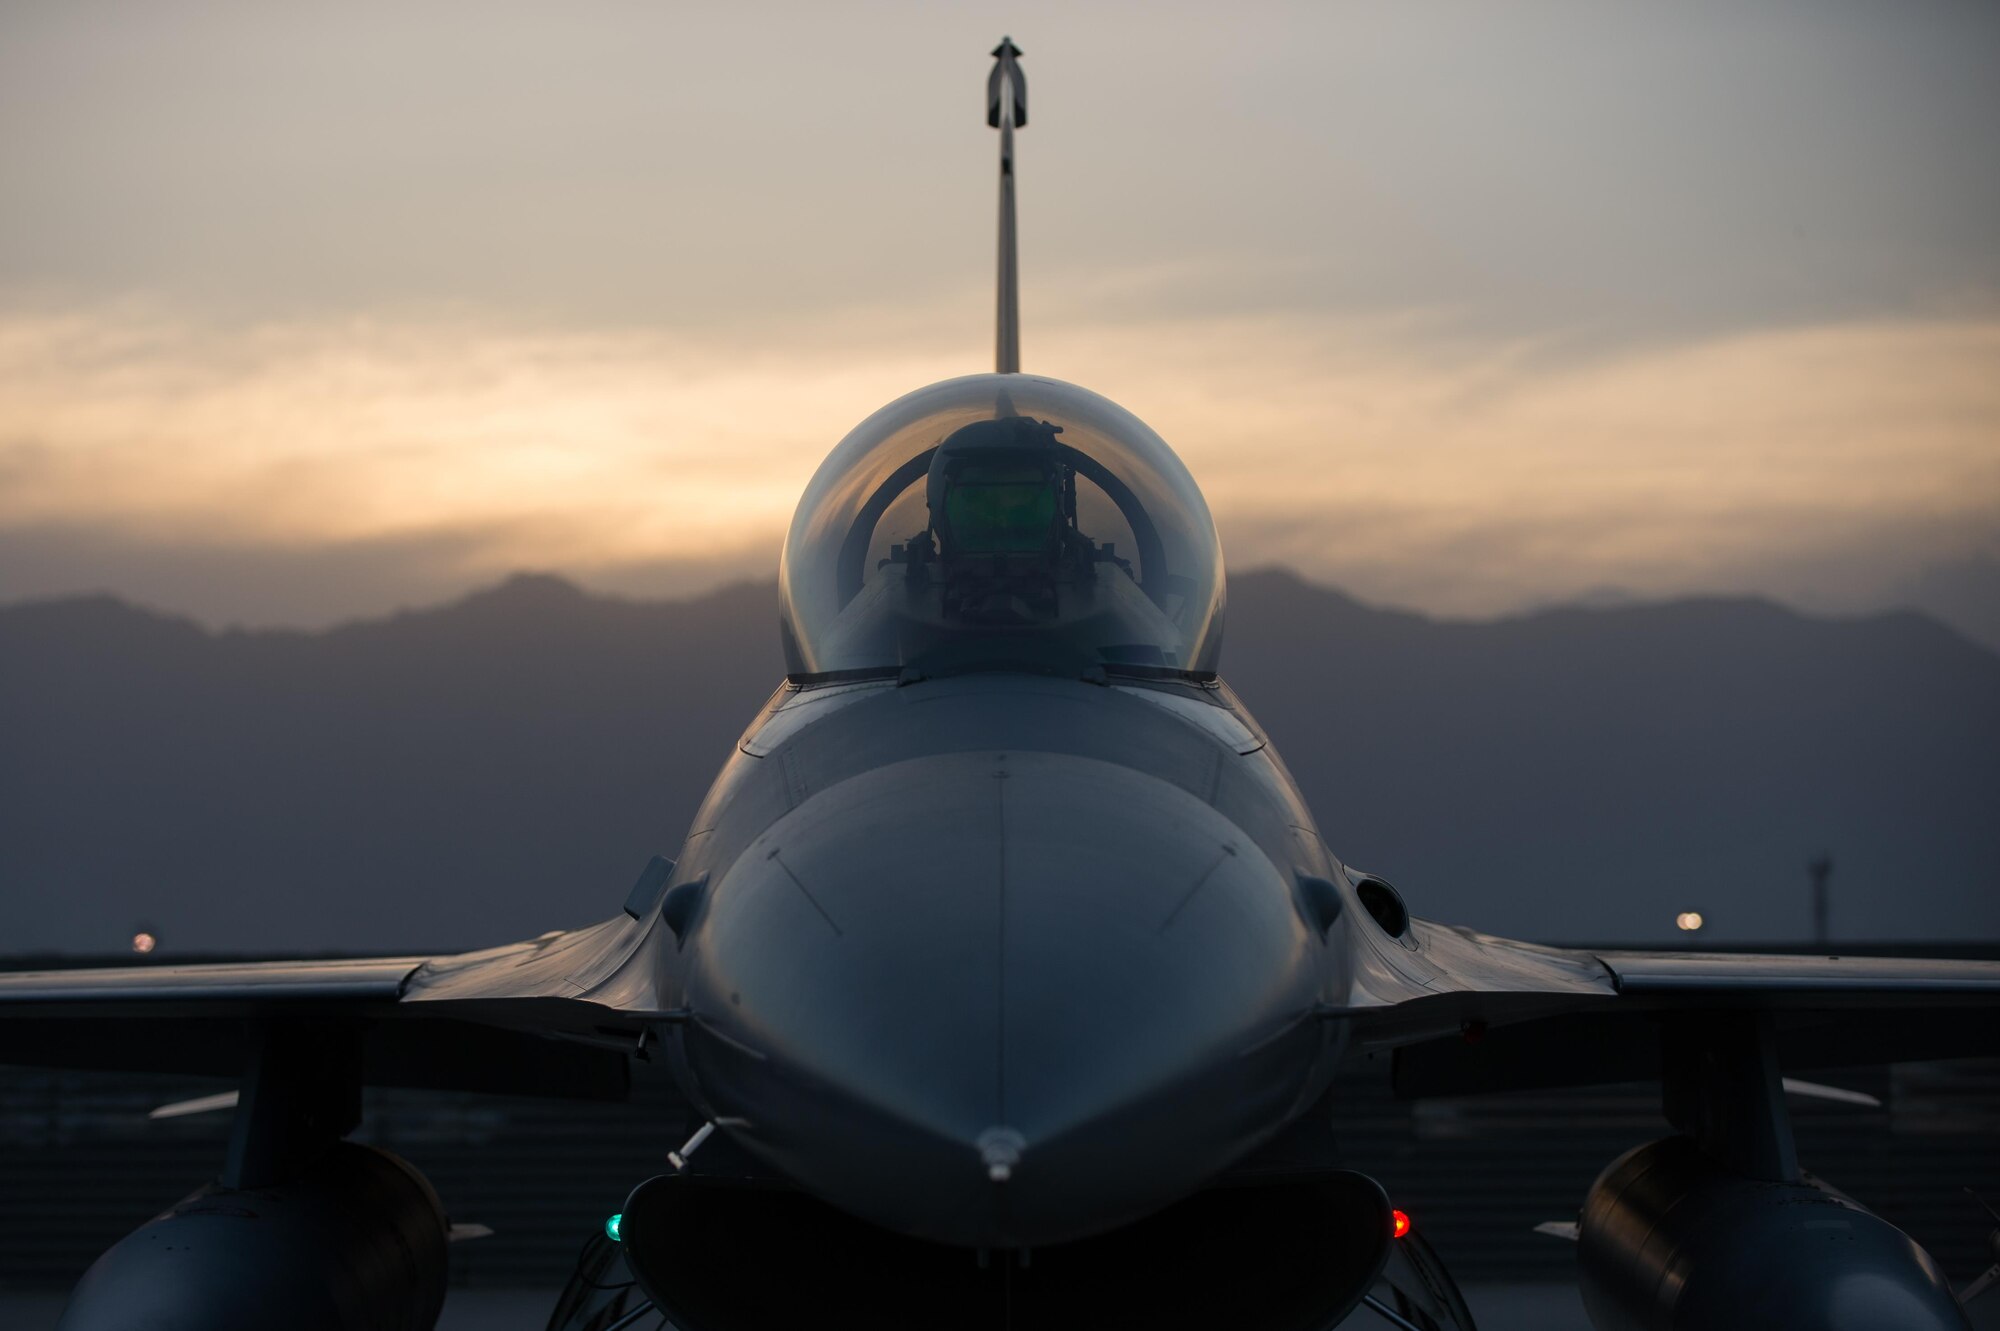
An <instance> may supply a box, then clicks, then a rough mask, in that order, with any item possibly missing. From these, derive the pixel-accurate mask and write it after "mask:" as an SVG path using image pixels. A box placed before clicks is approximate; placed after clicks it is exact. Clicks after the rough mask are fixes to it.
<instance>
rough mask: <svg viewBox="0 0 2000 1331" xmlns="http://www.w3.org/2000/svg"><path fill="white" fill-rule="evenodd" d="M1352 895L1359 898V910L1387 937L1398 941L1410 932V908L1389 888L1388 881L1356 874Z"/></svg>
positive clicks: (1399, 893)
mask: <svg viewBox="0 0 2000 1331" xmlns="http://www.w3.org/2000/svg"><path fill="white" fill-rule="evenodd" d="M1354 895H1356V896H1357V897H1360V898H1361V908H1362V909H1363V910H1365V911H1367V912H1368V917H1369V918H1370V919H1372V920H1374V921H1375V923H1377V924H1379V925H1380V926H1382V932H1383V933H1385V934H1387V935H1389V937H1391V938H1398V939H1399V938H1402V937H1403V936H1404V935H1405V934H1407V933H1409V932H1410V908H1409V907H1408V906H1405V905H1404V904H1403V894H1402V893H1401V892H1398V891H1397V890H1396V889H1395V888H1394V887H1392V886H1390V884H1389V882H1388V880H1386V879H1382V878H1377V877H1376V876H1375V875H1373V874H1358V875H1356V877H1355V879H1354Z"/></svg>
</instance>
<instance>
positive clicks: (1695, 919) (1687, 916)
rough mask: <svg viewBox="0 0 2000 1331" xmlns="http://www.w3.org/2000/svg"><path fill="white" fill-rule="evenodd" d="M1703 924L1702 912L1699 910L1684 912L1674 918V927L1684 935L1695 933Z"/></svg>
mask: <svg viewBox="0 0 2000 1331" xmlns="http://www.w3.org/2000/svg"><path fill="white" fill-rule="evenodd" d="M1701 923H1702V921H1701V912H1700V911H1698V910H1684V911H1682V912H1681V913H1680V914H1678V915H1676V916H1674V927H1675V928H1677V929H1679V930H1680V931H1681V932H1682V933H1684V934H1691V933H1693V932H1695V930H1697V929H1699V928H1701Z"/></svg>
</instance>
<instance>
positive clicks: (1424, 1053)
mask: <svg viewBox="0 0 2000 1331" xmlns="http://www.w3.org/2000/svg"><path fill="white" fill-rule="evenodd" d="M1370 943H1371V944H1372V946H1364V947H1363V948H1362V949H1360V951H1361V953H1362V954H1363V964H1362V965H1361V966H1360V967H1359V968H1358V970H1357V973H1356V975H1355V978H1354V982H1353V985H1352V989H1351V992H1350V996H1349V1001H1348V1002H1347V1003H1346V1004H1345V1005H1342V1006H1338V1007H1334V1008H1330V1009H1329V1010H1328V1011H1327V1012H1326V1013H1325V1014H1324V1015H1327V1016H1337V1017H1341V1018H1344V1019H1345V1020H1346V1021H1347V1023H1348V1028H1349V1030H1350V1032H1351V1033H1352V1039H1353V1044H1352V1048H1353V1049H1354V1050H1355V1052H1356V1054H1357V1055H1358V1056H1361V1057H1370V1056H1373V1057H1384V1056H1387V1057H1392V1058H1393V1060H1394V1068H1395V1073H1394V1075H1395V1082H1396V1086H1397V1089H1398V1090H1399V1091H1401V1092H1403V1093H1405V1094H1410V1095H1449V1094H1460V1093H1468V1092H1473V1091H1490V1090H1525V1089H1530V1088H1546V1087H1555V1086H1569V1085H1586V1084H1593V1083H1602V1082H1615V1081H1638V1080H1647V1079H1651V1078H1654V1077H1657V1076H1659V1075H1660V1067H1661V1040H1660V1038H1659V1036H1660V1033H1661V1031H1662V1030H1664V1029H1665V1028H1666V1027H1668V1026H1669V1025H1672V1024H1675V1023H1685V1022H1689V1021H1695V1020H1710V1019H1723V1020H1728V1019H1730V1018H1732V1017H1743V1016H1748V1015H1750V1014H1768V1017H1769V1019H1770V1021H1771V1023H1772V1027H1773V1031H1774V1034H1775V1037H1776V1040H1777V1048H1778V1055H1779V1058H1780V1061H1781V1062H1782V1063H1783V1065H1784V1066H1785V1067H1786V1068H1787V1069H1790V1068H1810V1067H1831V1066H1839V1065H1843V1064H1861V1063H1886V1062H1901V1061H1909V1060H1921V1059H1937V1058H1954V1057H1971V1056H1977V1055H1987V1054H2000V961H1975V960H1961V959H1948V958H1917V957H1877V956H1846V955H1833V956H1798V955H1755V954H1748V953H1721V952H1680V951H1664V950H1663V951H1657V952H1655V951H1642V950H1626V949H1619V950H1588V949H1576V948H1553V947H1542V946H1538V945H1536V944H1532V943H1522V942H1516V941H1514V940H1512V939H1506V938H1496V937H1493V936H1491V935H1487V934H1481V933H1477V932H1475V931H1473V930H1470V929H1461V928H1453V927H1449V926H1444V925H1438V924H1432V923H1429V922H1427V921H1424V920H1412V921H1411V922H1410V926H1409V929H1408V930H1407V931H1406V933H1405V934H1404V936H1403V937H1402V938H1401V939H1395V938H1391V937H1388V936H1387V935H1386V934H1380V935H1371V938H1370Z"/></svg>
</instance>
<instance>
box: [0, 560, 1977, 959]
mask: <svg viewBox="0 0 2000 1331" xmlns="http://www.w3.org/2000/svg"><path fill="white" fill-rule="evenodd" d="M776 610H777V607H776V597H775V588H774V587H773V586H772V584H770V583H740V584H734V585H731V586H727V587H723V588H718V589H716V590H715V591H712V592H709V593H705V594H703V595H702V596H699V597H694V598H689V599H686V600H676V601H645V600H637V599H631V598H620V597H606V596H600V595H597V594H595V593H592V592H588V591H585V590H583V589H581V588H579V587H577V586H575V585H574V584H572V583H570V582H568V581H567V580H565V579H561V578H557V577H554V576H552V575H546V574H541V575H523V576H519V577H516V578H511V579H508V580H507V581H505V582H503V583H501V584H499V585H497V586H495V587H492V588H487V589H484V590H482V591H480V592H476V593H473V594H471V595H468V596H466V597H462V598H459V599H457V600H455V601H452V602H448V603H446V604H444V605H441V606H436V607H430V608H426V609H413V610H405V611H401V612H398V613H396V614H392V615H388V616H383V617H379V618H374V619H367V620H359V621H353V622H350V623H347V624H343V625H338V626H334V627H331V628H327V629H322V630H294V629H283V630H274V629H220V630H218V629H209V628H205V627H203V626H201V625H199V624H197V623H196V622H194V621H193V620H191V619H188V618H186V617H182V616H173V615H168V614H163V613H160V612H157V611H152V610H149V609H145V608H143V607H137V606H133V605H130V604H129V603H126V602H123V601H120V600H118V599H117V598H114V597H108V596H91V597H78V598H63V599H60V600H41V601H35V602H28V603H24V604H20V605H16V606H11V607H5V608H0V734H5V735H7V736H8V737H9V738H8V741H7V742H6V743H5V744H0V950H5V951H9V952H15V951H25V950H35V949H38V948H49V947H55V948H66V949H78V950H101V949H102V948H103V947H105V946H106V945H107V944H110V945H115V938H116V936H118V935H119V934H120V933H121V931H122V932H123V933H125V934H129V932H130V931H131V930H132V929H133V928H136V927H137V926H138V924H139V923H141V922H143V923H147V924H150V925H152V926H154V928H155V930H156V931H157V932H159V933H160V934H161V936H162V937H163V938H164V939H165V940H166V942H167V947H168V949H169V950H172V949H175V948H179V947H186V948H190V949H225V948H233V949H239V950H240V949H252V948H256V949H264V950H269V949H274V948H275V949H278V950H286V949H297V950H304V951H325V950H328V949H330V948H338V949H345V950H354V949H359V948H378V949H382V950H387V951H394V950H397V949H399V948H400V947H402V946H406V945H408V944H409V943H412V942H425V943H430V942H450V943H451V944H452V945H454V946H457V945H463V946H468V947H469V946H475V945H481V944H487V943H497V942H502V941H507V940H508V939H511V938H515V937H521V936H527V935H532V934H535V933H539V932H542V931H543V930H546V929H549V928H555V927H569V926H574V925H578V924H584V923H588V922H590V921H592V920H595V919H601V918H604V917H605V916H607V915H609V914H611V913H612V912H613V911H615V910H616V908H617V903H618V901H619V900H621V899H622V896H623V893H624V890H625V888H626V886H628V884H629V880H630V878H631V876H632V875H633V874H634V873H636V872H637V870H638V867H639V866H640V865H642V864H643V863H644V862H645V859H646V857H647V856H648V855H650V854H652V853H654V852H656V851H657V852H660V853H665V854H669V855H671V854H673V853H675V851H676V849H677V844H678V839H679V837H680V835H681V833H682V831H683V829H684V828H685V827H686V825H687V821H688V819H689V817H690V816H691V815H692V813H693V810H694V807H695V804H696V803H697V802H698V801H699V799H700V796H701V793H702V791H703V789H704V788H705V787H706V784H707V781H708V780H709V779H710V777H711V776H712V775H713V772H714V770H715V768H716V766H717V765H719V763H720V761H721V760H722V758H723V757H724V756H725V755H726V754H727V753H728V752H729V751H730V746H731V745H733V743H734V741H735V739H736V737H737V734H738V732H739V731H740V729H741V727H742V725H743V724H744V723H745V722H746V721H747V720H748V719H749V717H750V716H751V715H752V714H753V712H754V710H755V708H756V706H757V705H758V703H760V702H761V701H762V700H763V698H764V697H765V696H766V694H767V693H768V691H769V690H770V688H771V687H773V686H774V685H775V684H776V683H777V682H778V680H779V677H780V674H781V671H782V662H781V657H780V652H779V648H778V635H777V632H776V622H775V621H776V618H777V615H776ZM1223 667H1224V673H1225V677H1226V678H1228V679H1229V680H1230V682H1231V684H1232V685H1233V686H1234V687H1235V688H1236V690H1237V691H1238V692H1239V694H1241V696H1243V697H1244V698H1245V700H1246V701H1247V703H1248V704H1249V705H1250V706H1251V707H1252V708H1253V709H1254V710H1255V712H1256V713H1257V715H1258V717H1259V719H1260V721H1261V722H1262V723H1263V725H1264V726H1265V728H1266V729H1267V730H1268V731H1269V732H1270V733H1271V735H1272V736H1273V738H1274V740H1275V742H1276V744H1277V746H1278V748H1279V749H1280V750H1281V752H1282V753H1283V754H1284V756H1285V759H1286V761H1287V762H1288V763H1289V764H1290V766H1291V767H1292V769H1293V771H1294V773H1295V774H1296V775H1297V777H1298V779H1299V782H1300V785H1301V788H1302V789H1303V790H1304V791H1305V793H1306V795H1307V798H1308V800H1309V802H1310V803H1311V805H1312V807H1313V809H1314V812H1315V815H1316V817H1317V819H1318V821H1319V823H1320V825H1321V827H1322V830H1323V831H1324V833H1325V834H1326V836H1327V839H1328V841H1329V842H1330V843H1331V844H1332V846H1333V848H1334V849H1335V851H1336V853H1338V854H1340V855H1342V857H1343V858H1346V859H1350V860H1351V861H1352V862H1355V863H1358V864H1362V865H1365V866H1366V867H1367V868H1369V869H1370V870H1373V871H1376V872H1379V873H1383V874H1385V875H1387V876H1388V877H1390V878H1391V879H1392V880H1393V881H1395V882H1397V883H1398V885H1399V886H1400V887H1402V888H1403V889H1404V891H1405V893H1406V894H1407V895H1408V896H1409V897H1410V899H1411V902H1412V906H1413V908H1414V909H1415V910H1416V911H1417V912H1418V913H1419V914H1423V915H1426V916H1428V917H1430V918H1435V919H1441V920H1446V921H1449V922H1455V923H1467V924H1471V925H1474V926H1476V927H1482V928H1486V929H1489V930H1492V931H1495V932H1506V933H1512V934H1516V935H1526V936H1531V937H1539V938H1552V939H1553V938H1584V937H1613V936H1619V937H1631V938H1646V937H1652V938H1654V939H1656V940H1657V941H1661V942H1666V941H1672V940H1673V939H1674V937H1675V936H1674V935H1672V933H1671V931H1670V929H1669V926H1668V923H1667V922H1668V921H1670V920H1671V918H1672V916H1673V914H1674V913H1675V912H1676V911H1678V910H1682V909H1702V910H1703V911H1704V912H1705V913H1706V914H1708V915H1709V916H1710V918H1711V919H1712V920H1713V921H1714V931H1713V933H1712V935H1710V936H1714V937H1717V938H1719V939H1723V940H1730V939H1735V940H1741V939H1746V938H1751V937H1763V938H1770V939H1778V938H1783V937H1795V936H1798V935H1799V934H1800V933H1801V932H1802V931H1803V929H1804V927H1805V919H1806V914H1805V908H1804V902H1805V889H1804V883H1805V873H1804V864H1805V861H1806V860H1807V859H1808V858H1809V857H1811V856H1812V855H1815V854H1818V853H1820V852H1821V851H1823V850H1825V851H1830V852H1831V853H1832V854H1833V855H1834V857H1835V861H1836V870H1835V879H1834V896H1835V917H1834V918H1835V928H1836V933H1837V936H1848V937H1861V936H1883V937H1909V938H1914V937H1919V936H1922V935H1926V934H1931V935H1938V936H1988V937H2000V892H1996V891H1995V890H1994V889H1995V888H1996V887H2000V879H1996V877H1995V870H1996V867H2000V829H1996V826H1995V824H1996V823H2000V820H1996V819H1995V818H1993V817H1992V816H1991V809H1992V808H1993V807H1994V806H1995V805H1996V804H2000V800H1996V798H1995V797H1996V796H2000V656H1995V655H1994V654H1993V653H1991V652H1989V651H1987V650H1986V649H1984V648H1983V647H1981V646H1979V645H1978V644H1977V643H1975V642H1973V641H1971V640H1969V639H1967V638H1965V637H1963V636H1962V635H1960V634H1958V633H1957V632H1956V631H1954V630H1952V629H1951V628H1949V627H1947V626H1945V625H1943V624H1939V623H1937V622H1936V621H1933V620H1930V619H1929V618H1928V617H1926V616H1923V615H1920V614H1915V613H1910V612H1886V613H1881V614H1874V615H1866V616H1849V617H1840V618H1828V617H1820V616H1813V615H1807V614H1803V613H1800V612H1798V611H1795V610H1792V609H1790V608H1788V607H1785V606H1782V605H1780V604H1778V603H1775V602H1770V601H1766V600H1763V599H1761V598H1745V597H1703V598H1683V599H1678V600H1675V601H1670V602H1661V603H1653V604H1647V605H1637V606H1618V607H1611V608H1584V607H1546V608H1541V609H1537V610H1535V611H1532V612H1530V613H1527V614H1524V615H1520V616H1512V617H1508V618H1505V619H1501V620H1495V621H1463V620H1437V619H1432V618H1430V617H1427V616H1424V615H1420V614H1417V613H1414V612H1410V611H1400V610H1393V609H1383V608H1379V607H1374V606H1370V605H1368V604H1366V603H1364V602H1362V601H1359V600H1357V599H1356V598H1353V597H1351V596H1348V595H1346V594H1345V593H1342V592H1339V591H1337V590H1334V589H1331V588H1321V587H1316V586H1314V585H1312V584H1310V583H1308V582H1306V581H1305V580H1303V579H1301V578H1299V577H1298V576H1297V575H1294V574H1290V573H1285V572H1277V571H1255V572H1251V573H1247V574H1242V575H1239V576H1237V577H1236V578H1233V579H1232V580H1231V605H1230V611H1229V632H1228V635H1227V638H1226V641H1225V647H1224V653H1223Z"/></svg>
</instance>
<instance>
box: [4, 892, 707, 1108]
mask: <svg viewBox="0 0 2000 1331" xmlns="http://www.w3.org/2000/svg"><path fill="white" fill-rule="evenodd" d="M657 926H658V917H657V915H656V916H653V917H652V918H651V919H649V920H648V921H646V922H644V923H642V922H640V921H637V920H633V919H631V918H629V917H626V916H619V917H617V918H615V919H613V920H610V921H607V922H605V923H603V924H598V925H592V926H590V927H589V928H585V929H577V930H572V931H568V932H562V933H551V934H545V935H543V936H541V937H540V938H535V939H531V940H529V941H527V942H522V943H515V944H511V945H509V946H506V947H499V948H492V949H488V950H486V951H481V952H469V953H462V954H458V955H450V956H437V957H424V956H404V957H368V958H357V959H340V960H303V961H260V962H240V963H228V964H211V965H181V966H176V965H159V964H147V965H135V966H119V967H107V968H101V969H83V970H44V971H14V972H5V973H0V1063H17V1064H27V1065H33V1066H42V1067H74V1068H115V1069H123V1070H129V1071H150V1072H177V1073H192V1074H205V1075H212V1076H235V1075H237V1074H238V1073H239V1072H240V1071H241V1070H242V1068H243V1067H244V1065H245V1062H246V1060H247V1058H248V1056H249V1051H250V1050H251V1048H252V1047H253V1046H254V1045H255V1043H256V1042H257V1041H258V1040H259V1039H261V1038H262V1037H263V1033H264V1032H265V1031H266V1030H267V1029H268V1028H269V1027H270V1026H271V1025H273V1024H274V1023H294V1024H296V1025H297V1026H298V1027H299V1028H300V1029H301V1030H302V1031H306V1032H310V1031H311V1030H313V1029H314V1028H315V1027H320V1028H324V1027H326V1026H345V1027H351V1028H358V1029H359V1030H360V1031H361V1032H362V1043H363V1050H364V1055H363V1059H364V1080H365V1081H366V1082H367V1083H369V1084H371V1085H380V1086H414V1087H430V1088H437V1089H455V1090H473V1091H488V1092H494V1093H499V1094H515V1095H549V1096H562V1097H568V1098H583V1099H622V1098H623V1097H624V1095H625V1093H626V1089H627V1085H628V1073H629V1060H630V1059H631V1058H632V1057H633V1056H634V1055H638V1056H641V1057H643V1056H644V1052H645V1046H646V1040H647V1034H646V1033H647V1030H648V1028H649V1025H650V1024H651V1023H652V1022H655V1021H659V1020H670V1019H672V1014H668V1013H663V1012H661V1011H660V1010H659V1007H658V999H657V994H656V993H655V990H654V985H653V982H652V978H651V977H652V975H653V973H654V970H655V968H654V967H652V966H651V965H649V964H647V963H648V962H649V960H650V955H649V954H650V946H649V945H650V943H651V941H652V938H653V933H654V929H655V928H656V927H657ZM308 1038H309V1037H308Z"/></svg>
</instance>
